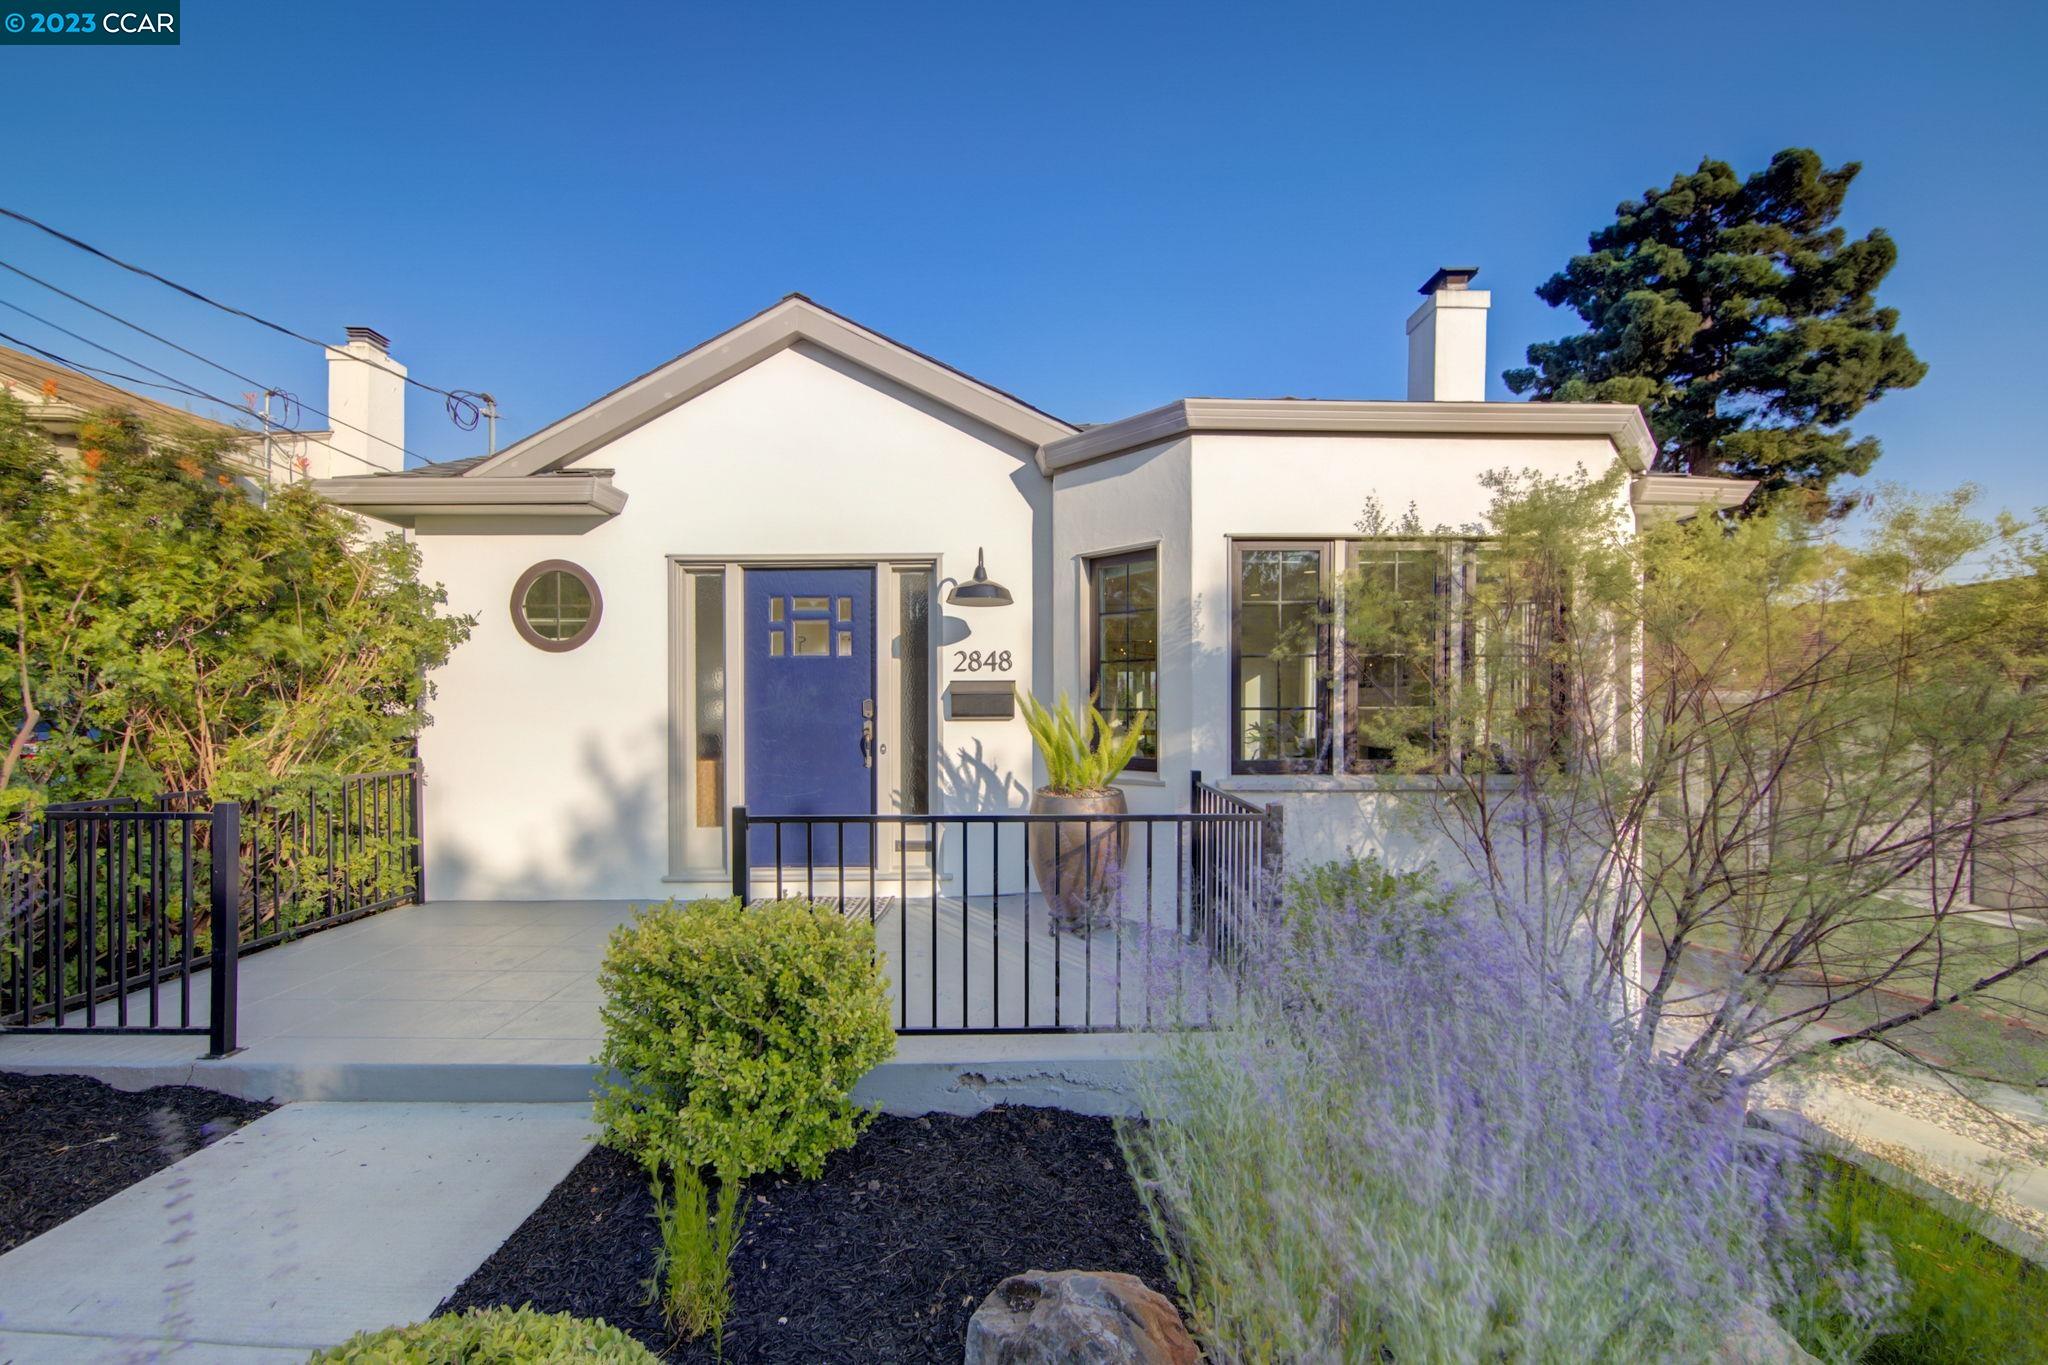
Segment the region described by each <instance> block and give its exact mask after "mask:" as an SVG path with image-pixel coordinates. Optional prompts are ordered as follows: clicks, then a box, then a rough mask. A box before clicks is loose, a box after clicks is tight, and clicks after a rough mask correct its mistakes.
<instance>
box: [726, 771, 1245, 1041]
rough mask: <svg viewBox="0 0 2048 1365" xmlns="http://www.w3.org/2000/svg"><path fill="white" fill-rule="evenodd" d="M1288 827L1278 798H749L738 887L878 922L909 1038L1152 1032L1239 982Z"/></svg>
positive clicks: (736, 841)
mask: <svg viewBox="0 0 2048 1365" xmlns="http://www.w3.org/2000/svg"><path fill="white" fill-rule="evenodd" d="M1200 790H1204V791H1206V790H1209V789H1200ZM1216 795H1218V796H1221V795H1223V794H1222V793H1217V794H1216ZM1228 799H1229V800H1232V801H1235V798H1228ZM1198 804H1201V802H1200V801H1198ZM1280 834H1281V818H1280V811H1279V808H1278V807H1277V806H1276V807H1258V806H1253V805H1251V804H1249V803H1246V802H1236V804H1235V805H1221V804H1217V803H1214V802H1210V803H1209V808H1205V809H1197V810H1192V811H1188V812H1184V813H1177V814H1162V815H1147V814H1118V815H1107V814H1106V815H1086V816H1083V815H1051V814H1049V815H1031V814H1024V813H1021V812H1019V813H1011V812H1003V813H995V814H959V815H894V814H888V815H844V816H838V815H756V814H752V813H751V812H749V811H748V810H747V808H746V807H744V806H742V807H737V808H735V809H734V811H733V815H732V846H731V853H732V860H733V861H732V867H733V874H732V881H733V894H734V895H735V896H737V897H739V898H741V899H742V900H744V901H747V902H750V903H751V902H755V901H759V900H762V899H771V898H772V899H782V898H785V897H791V896H801V897H803V898H805V899H807V900H815V901H825V902H828V903H831V904H834V905H836V906H838V907H839V909H840V911H841V913H843V914H846V915H848V916H854V917H860V918H864V919H865V920H866V921H867V923H868V924H869V926H870V927H871V928H872V930H873V932H874V935H875V945H876V952H877V954H878V956H879V957H880V958H882V959H885V971H886V973H887V975H888V978H889V981H890V987H891V991H892V995H893V1007H894V1013H895V1023H896V1031H897V1032H898V1033H902V1034H926V1033H1041V1032H1068V1031H1085V1030H1125V1029H1152V1028H1160V1027H1166V1026H1169V1025H1174V1024H1180V1023H1188V1022H1201V1021H1202V1020H1204V1019H1206V1018H1208V1017H1211V1016H1212V1015H1213V1014H1214V1012H1215V1009H1216V1007H1217V1006H1218V1005H1219V1004H1220V1003H1222V1002H1223V1000H1224V999H1225V998H1227V997H1228V996H1229V995H1230V994H1232V993H1234V989H1235V981H1236V975H1235V969H1236V966H1237V953H1238V950H1239V946H1240V944H1241V943H1242V941H1243V938H1244V929H1245V921H1246V917H1248V916H1251V915H1253V914H1257V913H1260V912H1262V910H1264V909H1265V908H1266V907H1267V906H1268V905H1269V904H1270V900H1269V899H1267V897H1268V895H1269V891H1270V879H1269V876H1268V874H1269V872H1270V871H1271V870H1272V869H1274V868H1276V867H1277V865H1278V859H1279V855H1280Z"/></svg>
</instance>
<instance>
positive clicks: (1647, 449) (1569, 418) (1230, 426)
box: [1038, 398, 1656, 475]
mask: <svg viewBox="0 0 2048 1365" xmlns="http://www.w3.org/2000/svg"><path fill="white" fill-rule="evenodd" d="M1203 433H1219V434H1220V433H1232V434H1238V435H1243V434H1251V433H1257V434H1273V435H1359V436H1374V435H1377V436H1603V437H1606V438H1607V439H1608V440H1609V441H1611V442H1612V443H1613V444H1614V448H1615V451H1616V453H1617V454H1619V455H1620V456H1621V458H1622V460H1623V461H1624V462H1625V463H1626V464H1627V466H1628V467H1629V469H1630V470H1631V471H1633V472H1637V473H1640V472H1642V471H1643V470H1645V469H1647V468H1648V467H1649V465H1650V462H1651V461H1652V460H1653V459H1654V458H1655V456H1656V440H1655V438H1654V437H1653V436H1651V434H1650V427H1649V424H1648V423H1647V422H1645V421H1644V420H1643V414H1642V412H1641V410H1640V409H1638V408H1635V407H1632V406H1629V405H1628V404H1624V403H1433V402H1432V403H1414V402H1381V401H1373V400H1361V399H1324V398H1271V399H1264V398H1183V399H1179V400H1177V401H1175V402H1172V403H1168V404H1166V405H1165V406H1164V407H1158V408H1153V409H1152V410H1151V411H1149V412H1141V413H1138V414H1137V415H1136V416H1133V417H1126V418H1124V419H1123V420H1122V421H1119V422H1111V423H1109V424H1108V425H1106V426H1100V427H1093V428H1090V429H1089V430H1087V431H1083V432H1079V433H1077V434H1076V435H1073V436H1067V437H1062V438H1060V439H1059V440H1056V441H1051V442H1048V443H1047V444H1046V445H1044V446H1042V447H1040V449H1039V452H1038V467H1039V469H1040V470H1041V471H1043V472H1044V473H1046V474H1048V475H1052V474H1059V473H1062V472H1064V471H1066V470H1069V469H1075V468H1078V467H1080V466H1081V465H1085V464H1092V463H1094V462H1095V461H1097V460H1106V459H1109V458H1110V457H1112V456H1115V455H1121V454H1123V453H1124V452H1125V451H1129V450H1135V449H1137V448H1138V447H1140V446H1146V445H1151V444H1154V443H1155V442H1158V441H1164V440H1172V439H1174V438H1176V437H1179V436H1185V435H1200V434H1203Z"/></svg>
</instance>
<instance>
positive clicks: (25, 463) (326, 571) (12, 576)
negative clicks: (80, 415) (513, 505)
mask: <svg viewBox="0 0 2048 1365" xmlns="http://www.w3.org/2000/svg"><path fill="white" fill-rule="evenodd" d="M222 455H223V447H222V444H221V442H220V441H219V440H218V439H216V438H212V437H208V436H205V435H202V434H199V433H196V432H172V431H147V432H146V431H144V430H143V429H142V428H141V427H140V426H139V425H138V424H137V423H135V422H134V421H133V420H132V419H129V418H127V417H124V416H121V415H118V414H116V415H104V416H99V417H95V418H93V419H92V420H90V421H88V422H87V423H85V425H84V426H83V427H82V428H81V430H80V434H79V449H78V453H77V454H76V455H75V456H71V455H66V454H64V453H63V452H60V451H58V450H57V449H55V448H54V447H53V446H52V445H51V444H50V442H49V441H48V440H47V439H45V438H44V437H43V435H42V433H41V432H40V431H38V430H37V429H36V428H35V427H34V426H33V425H32V424H31V423H30V422H29V421H28V419H27V416H26V413H25V412H24V410H23V409H22V407H21V406H20V405H19V404H18V403H15V402H13V401H12V400H10V399H8V398H6V397H5V396H4V395H0V653H4V657H5V658H6V660H7V664H8V669H7V674H8V677H7V685H6V686H5V688H4V690H0V724H4V726H5V729H4V732H0V733H4V740H0V742H4V743H5V744H6V745H7V748H6V752H5V755H4V757H0V765H4V766H0V792H4V795H0V803H4V804H0V814H5V813H8V812H14V813H19V812H21V811H23V810H27V809H32V808H33V807H34V806H36V805H37V804H38V803H40V802H41V801H44V800H74V799H87V798H98V797H108V796H149V795H152V794H155V793H159V792H164V791H204V792H207V793H208V794H210V795H212V796H214V797H216V798H221V799H229V798H241V799H246V798H248V797H250V796H252V795H254V794H256V793H258V792H262V791H266V790H270V789H273V788H276V787H278V786H279V785H281V784H285V783H287V782H293V781H301V780H310V779H315V778H317V777H319V776H320V775H323V774H333V773H339V772H350V771H357V772H360V771H372V770H381V769H388V768H392V767H397V766H401V765H402V763H403V762H404V760H405V756H406V752H407V749H408V746H409V742H410V740H411V739H412V737H413V736H414V735H415V734H416V733H417V732H418V729H419V727H420V726H421V725H422V724H424V723H425V716H424V713H423V710H422V704H423V703H424V702H425V700H426V699H427V698H428V697H429V696H430V695H431V692H432V684H431V683H429V682H428V681H427V680H426V676H425V675H426V673H427V671H428V670H430V669H432V668H433V667H434V666H436V665H438V664H440V663H442V662H443V661H445V660H446V659H447V658H448V655H449V652H450V651H451V650H453V649H454V648H455V646H456V645H457V644H458V643H460V642H461V641H462V640H463V639H464V638H466V637H467V635H468V633H469V629H470V626H471V624H472V622H471V621H470V619H469V618H466V617H451V616H448V615H445V614H443V613H441V612H440V611H439V610H438V608H439V607H440V606H441V604H442V603H443V602H444V601H445V600H446V597H445V594H443V593H442V592H441V590H440V589H439V588H438V587H434V586H429V585H426V584H422V583H421V582H420V581H419V579H418V574H417V569H418V553H417V551H416V550H415V549H414V548H413V547H412V546H410V545H408V544H407V543H406V542H405V540H404V538H403V537H402V536H399V535H397V534H392V535H387V536H381V537H368V538H366V537H365V536H364V534H363V530H362V526H361V524H360V523H359V522H357V521H356V519H355V518H353V517H351V516H349V515H348V514H347V513H345V512H342V511H340V510H339V509H338V508H335V507H334V506H332V505H331V504H329V503H327V502H324V501H323V500H321V499H320V498H318V497H316V496H314V495H313V493H311V492H310V491H309V490H307V489H306V488H304V487H290V488H285V489H281V490H278V491H276V492H273V493H272V494H271V495H270V496H269V497H268V498H267V499H266V500H263V501H260V502H259V501H258V500H257V499H255V498H253V497H251V496H250V495H249V492H248V491H247V490H246V489H245V488H244V487H243V486H242V485H241V484H240V483H239V482H238V481H237V479H236V477H235V475H234V473H233V472H232V470H231V469H230V467H229V466H228V465H227V464H225V463H224V462H223V459H222Z"/></svg>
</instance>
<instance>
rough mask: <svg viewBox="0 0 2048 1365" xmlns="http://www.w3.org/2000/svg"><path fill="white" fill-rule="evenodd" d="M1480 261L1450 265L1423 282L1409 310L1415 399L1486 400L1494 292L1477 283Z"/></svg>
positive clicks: (1411, 384)
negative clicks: (1489, 319) (1420, 297)
mask: <svg viewBox="0 0 2048 1365" xmlns="http://www.w3.org/2000/svg"><path fill="white" fill-rule="evenodd" d="M1478 273H1479V268H1478V267H1477V266H1470V265H1447V266H1445V267H1444V268H1443V269H1441V270H1439V271H1437V272H1436V274H1434V275H1431V276H1430V277H1429V279H1428V281H1427V282H1426V283H1425V284H1424V285H1423V286H1422V291H1421V292H1422V294H1423V296H1424V297H1423V303H1422V306H1421V307H1420V308H1418V309H1416V310H1415V311H1414V312H1413V313H1410V314H1409V315H1408V398H1409V401H1411V402H1425V403H1426V402H1439V403H1483V402H1485V401H1486V310H1487V307H1488V306H1489V305H1490V304H1492V302H1493V295H1491V294H1489V293H1487V292H1486V291H1485V290H1483V289H1474V288H1472V277H1473V276H1475V275H1477V274H1478Z"/></svg>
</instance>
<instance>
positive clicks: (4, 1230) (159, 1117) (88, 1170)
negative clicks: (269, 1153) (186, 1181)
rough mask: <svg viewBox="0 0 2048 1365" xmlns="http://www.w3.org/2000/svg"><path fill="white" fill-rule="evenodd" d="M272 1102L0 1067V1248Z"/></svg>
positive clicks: (186, 1087)
mask: <svg viewBox="0 0 2048 1365" xmlns="http://www.w3.org/2000/svg"><path fill="white" fill-rule="evenodd" d="M275 1107H276V1106H274V1105H269V1104H262V1103H259V1102H256V1101H253V1100H238V1099H234V1098H231V1097H230V1096H227V1095H222V1094H217V1093H216V1092H214V1091H211V1090H202V1089H200V1088H199V1087H197V1086H192V1085H162V1086H158V1087H156V1088H155V1089H154V1090H137V1091H129V1090H116V1089H114V1088H113V1087H112V1086H110V1085H103V1084H101V1083H100V1082H99V1081H95V1080H89V1079H87V1078H86V1077H84V1076H17V1075H12V1074H9V1073H5V1072H0V1191H5V1196H4V1197H0V1252H4V1251H8V1250H11V1249H12V1248H14V1247H17V1246H20V1245H21V1244H22V1243H23V1242H26V1241H27V1240H28V1239H29V1238H31V1237H34V1236H36V1235H37V1234H38V1233H43V1232H47V1231H49V1230H50V1229H51V1228H53V1227H56V1226H57V1225H58V1224H59V1223H62V1222H64V1221H65V1220H66V1219H68V1218H71V1217H74V1216H75V1215H77V1214H80V1213H83V1212H85V1210H87V1209H89V1208H91V1207H92V1206H93V1205H95V1204H97V1203H99V1202H100V1201H101V1200H102V1199H105V1198H107V1197H108V1196H110V1195H114V1194H118V1193H119V1192H121V1191H122V1190H125V1189H127V1188H128V1187H129V1186H130V1185H133V1184H134V1183H135V1182H136V1181H138V1180H142V1179H144V1178H145V1177H147V1176H151V1175H154V1174H156V1173H157V1172H158V1171H160V1170H162V1169H163V1168H164V1167H166V1166H168V1165H170V1164H171V1163H172V1162H174V1161H176V1160H178V1159H179V1158H180V1157H182V1156H185V1155H186V1154H187V1153H190V1152H193V1151H197V1150H198V1149H199V1148H201V1147H204V1146H206V1145H207V1144H208V1143H210V1142H212V1141H213V1140H214V1139H216V1138H219V1137H222V1136H224V1135H225V1134H228V1133H232V1132H233V1131H234V1130H235V1129H237V1128H240V1127H241V1126H242V1125H243V1124H245V1123H251V1122H254V1121H255V1120H256V1119H259V1118H261V1117H263V1115H265V1114H267V1113H269V1112H270V1111H271V1110H272V1109H273V1108H275Z"/></svg>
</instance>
